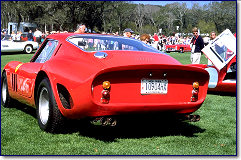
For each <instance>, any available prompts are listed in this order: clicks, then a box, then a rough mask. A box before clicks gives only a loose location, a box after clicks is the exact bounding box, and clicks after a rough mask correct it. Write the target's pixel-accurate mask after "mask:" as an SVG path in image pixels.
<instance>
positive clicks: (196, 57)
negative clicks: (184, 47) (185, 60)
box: [190, 27, 204, 64]
mask: <svg viewBox="0 0 241 160" xmlns="http://www.w3.org/2000/svg"><path fill="white" fill-rule="evenodd" d="M192 32H193V38H192V40H191V46H192V47H191V48H192V52H191V57H190V59H191V62H192V64H199V63H200V59H201V50H202V49H203V47H204V42H203V39H202V37H201V36H200V35H198V29H197V28H196V27H194V28H193V29H192Z"/></svg>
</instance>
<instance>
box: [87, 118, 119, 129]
mask: <svg viewBox="0 0 241 160" xmlns="http://www.w3.org/2000/svg"><path fill="white" fill-rule="evenodd" d="M90 123H91V124H93V125H95V126H111V127H114V126H116V124H117V120H116V119H115V118H111V117H97V118H95V119H94V120H91V121H90Z"/></svg>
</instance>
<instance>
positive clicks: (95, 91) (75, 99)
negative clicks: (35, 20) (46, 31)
mask: <svg viewBox="0 0 241 160" xmlns="http://www.w3.org/2000/svg"><path fill="white" fill-rule="evenodd" d="M208 81H209V74H208V72H207V71H206V70H205V69H203V68H200V67H195V66H192V65H182V64H181V63H180V62H178V61H177V60H175V59H174V58H172V57H170V56H168V55H166V54H164V53H162V52H160V51H158V50H156V49H154V48H152V47H151V46H148V45H146V44H144V43H142V42H141V41H139V40H135V39H131V38H125V37H120V36H110V35H98V34H75V33H63V34H53V35H49V36H48V37H47V38H46V39H45V40H44V42H43V43H42V45H41V46H40V48H39V49H38V50H37V52H36V53H35V55H34V56H33V57H32V59H31V60H30V62H28V63H22V62H18V61H12V62H9V63H8V64H7V65H6V66H5V67H4V69H3V72H2V81H1V85H2V105H3V106H4V107H10V106H11V103H12V102H13V99H15V100H18V101H20V102H23V103H26V104H28V105H30V106H32V107H36V113H37V119H38V123H39V126H40V128H41V129H42V130H44V131H47V132H52V133H53V132H56V131H59V130H60V129H61V127H62V125H61V124H63V121H64V120H65V119H85V118H90V119H92V120H93V121H95V120H96V121H97V120H102V122H106V121H105V120H106V119H107V120H110V119H109V118H107V117H112V118H113V119H114V118H115V116H124V115H137V114H151V113H170V114H172V115H180V116H185V117H189V116H190V115H191V114H192V113H193V112H194V111H196V110H197V109H199V107H200V106H201V105H202V103H203V102H204V100H205V97H206V94H207V89H208ZM197 119H198V118H197ZM115 123H116V121H109V123H108V124H110V125H115ZM104 124H107V123H104Z"/></svg>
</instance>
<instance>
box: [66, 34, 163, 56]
mask: <svg viewBox="0 0 241 160" xmlns="http://www.w3.org/2000/svg"><path fill="white" fill-rule="evenodd" d="M67 41H69V42H70V43H72V44H74V45H76V46H77V47H79V48H80V49H82V50H84V51H89V52H91V51H104V50H129V51H147V52H156V53H162V52H160V51H159V50H157V49H155V48H153V47H151V46H149V45H147V44H145V43H143V42H141V41H139V40H136V39H132V38H125V37H120V36H108V35H77V36H72V37H69V38H68V39H67Z"/></svg>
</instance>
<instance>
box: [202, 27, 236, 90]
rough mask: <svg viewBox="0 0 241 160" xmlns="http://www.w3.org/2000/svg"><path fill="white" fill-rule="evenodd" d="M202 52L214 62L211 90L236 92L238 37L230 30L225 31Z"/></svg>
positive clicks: (209, 70)
mask: <svg viewBox="0 0 241 160" xmlns="http://www.w3.org/2000/svg"><path fill="white" fill-rule="evenodd" d="M202 52H203V53H204V54H205V55H206V56H207V57H208V59H209V60H210V61H211V62H212V63H213V65H211V66H206V70H207V71H208V72H209V75H210V81H209V85H208V87H209V91H216V92H232V93H236V90H237V89H236V80H237V65H236V37H235V36H234V35H233V34H232V33H231V31H230V30H228V29H227V30H225V31H223V32H222V33H221V34H220V35H219V36H217V37H216V38H215V39H214V40H213V41H212V42H210V43H209V44H208V45H207V46H206V47H204V48H203V50H202Z"/></svg>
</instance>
